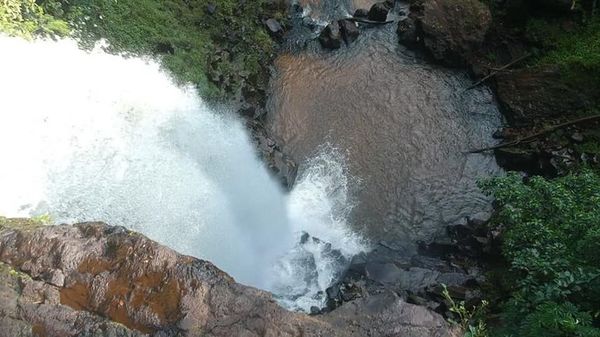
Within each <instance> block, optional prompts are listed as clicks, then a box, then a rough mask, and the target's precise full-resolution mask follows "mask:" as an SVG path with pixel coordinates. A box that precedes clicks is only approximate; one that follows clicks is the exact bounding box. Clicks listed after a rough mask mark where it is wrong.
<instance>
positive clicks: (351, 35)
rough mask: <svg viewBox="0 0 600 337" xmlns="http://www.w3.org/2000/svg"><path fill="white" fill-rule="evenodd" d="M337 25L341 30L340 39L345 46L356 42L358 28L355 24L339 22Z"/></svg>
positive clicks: (358, 33) (345, 21)
mask: <svg viewBox="0 0 600 337" xmlns="http://www.w3.org/2000/svg"><path fill="white" fill-rule="evenodd" d="M338 24H339V25H340V29H341V30H342V37H343V38H344V42H346V44H347V45H348V44H350V43H352V42H354V41H356V39H357V38H358V36H359V35H360V31H359V30H358V27H357V26H356V23H355V22H354V21H350V20H340V21H339V22H338Z"/></svg>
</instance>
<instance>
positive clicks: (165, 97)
mask: <svg viewBox="0 0 600 337" xmlns="http://www.w3.org/2000/svg"><path fill="white" fill-rule="evenodd" d="M0 50H2V51H3V52H2V53H0V74H2V76H1V77H0V106H1V107H2V108H1V111H0V157H1V158H2V164H1V165H0V215H3V216H9V217H17V216H32V215H40V214H49V215H50V216H51V217H52V218H53V219H54V220H56V222H67V223H72V222H78V221H91V220H101V221H105V222H108V223H110V224H112V225H123V226H126V227H128V228H131V229H133V230H137V231H140V232H142V233H144V234H146V235H148V236H149V237H151V238H153V239H155V240H157V241H159V242H161V243H164V244H166V245H169V246H170V247H173V248H175V249H176V250H178V251H180V252H182V253H185V254H190V255H193V256H197V257H199V258H204V259H207V260H210V261H212V262H214V263H215V264H216V265H217V266H218V267H220V268H223V269H224V270H225V271H227V272H229V273H230V274H232V275H233V276H234V277H235V278H236V279H237V280H238V281H240V282H243V283H246V284H249V285H253V286H257V287H261V288H265V289H268V290H272V291H273V292H274V293H275V294H276V295H277V296H278V298H280V299H281V301H282V303H284V304H285V305H287V306H288V307H290V308H295V309H300V310H308V309H309V308H310V306H312V305H317V306H321V305H323V303H324V298H323V296H322V292H323V290H325V288H326V287H327V286H329V285H330V284H331V282H332V281H333V280H334V278H335V277H336V274H337V273H339V272H340V270H341V269H343V268H344V266H345V264H346V263H347V260H348V259H349V258H350V257H351V256H352V255H353V254H355V253H357V252H358V251H360V250H362V249H364V247H363V245H362V244H361V243H360V239H359V238H357V237H356V236H354V235H353V234H352V233H350V232H349V231H348V229H347V226H346V219H347V214H348V210H349V208H350V207H351V203H350V202H349V200H348V199H347V198H348V184H349V180H348V177H347V175H346V172H345V169H344V165H343V160H342V158H341V157H340V156H339V155H338V154H336V151H334V150H332V149H325V150H323V151H321V152H319V154H318V155H317V156H316V157H315V158H314V159H313V160H312V161H311V162H309V163H307V165H306V166H305V167H306V169H305V170H304V172H303V173H301V175H300V179H299V182H298V184H297V186H296V187H295V188H294V190H293V191H292V192H291V193H290V194H289V195H286V194H285V193H283V191H282V190H281V189H280V188H279V186H278V185H277V184H276V183H275V182H274V181H273V180H272V179H271V177H270V176H269V174H268V172H267V171H266V169H265V168H264V166H263V164H262V163H261V162H260V161H259V160H258V159H257V158H256V155H255V150H254V148H253V146H252V145H251V143H250V142H249V139H248V136H247V134H246V131H245V129H244V127H243V126H242V124H241V123H240V122H239V121H238V120H236V119H235V118H234V117H232V116H230V115H229V114H227V113H226V112H214V111H211V110H210V109H209V108H208V107H207V106H206V104H204V102H202V100H201V99H200V98H199V97H198V95H197V93H196V91H195V90H193V89H192V88H190V87H180V86H177V85H175V84H174V82H173V81H172V79H171V78H170V77H169V75H168V74H166V73H165V72H163V71H161V69H160V66H159V64H158V63H157V62H155V61H153V60H148V59H142V58H125V57H122V56H115V55H109V54H106V53H104V52H103V51H102V50H101V49H100V48H97V49H96V50H94V51H92V52H85V51H82V50H80V49H79V48H78V47H77V45H76V43H75V42H74V41H70V40H63V41H34V42H28V41H24V40H21V39H18V38H8V37H4V36H0ZM303 232H307V233H309V234H310V235H312V237H315V238H318V239H313V238H312V237H311V239H310V240H309V242H306V240H305V242H304V243H303V244H300V243H299V241H298V240H299V238H300V237H301V235H302V233H303ZM340 256H341V258H340ZM307 258H308V260H307ZM307 261H308V262H310V263H309V264H308V265H307V264H306V262H307Z"/></svg>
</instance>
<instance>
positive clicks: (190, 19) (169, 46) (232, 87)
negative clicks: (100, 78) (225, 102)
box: [39, 0, 275, 99]
mask: <svg viewBox="0 0 600 337" xmlns="http://www.w3.org/2000/svg"><path fill="white" fill-rule="evenodd" d="M39 2H40V3H41V5H42V6H43V7H44V8H45V9H46V11H47V12H48V13H51V14H53V15H55V16H57V17H61V18H63V19H65V20H67V21H68V22H70V23H72V24H73V26H74V27H75V28H76V29H75V34H76V36H77V37H78V38H79V39H80V40H81V41H82V43H83V45H84V46H85V47H90V46H91V45H93V44H94V43H95V42H96V41H98V40H99V39H106V40H107V41H108V42H109V44H110V51H112V52H119V53H121V52H126V53H132V54H144V55H148V54H150V55H160V58H161V60H162V63H163V65H164V66H165V67H166V68H167V69H168V70H169V71H171V72H172V73H173V74H174V75H175V77H176V78H177V79H179V80H181V81H182V82H190V83H193V84H195V85H196V86H197V87H198V88H199V89H200V91H201V92H202V94H203V96H205V97H207V98H209V99H210V98H213V99H221V98H228V97H231V96H232V95H234V94H237V93H238V91H240V90H252V89H256V88H257V87H260V88H261V89H263V88H266V86H267V83H268V79H269V72H268V68H267V67H268V65H269V64H270V60H271V59H272V57H273V51H274V46H275V44H274V42H273V41H272V40H271V38H270V37H269V35H268V34H267V32H266V30H265V29H264V26H263V23H262V21H261V16H262V15H264V14H265V8H264V6H265V5H264V1H263V0H253V1H244V2H242V1H239V0H68V1H67V0H41V1H39ZM209 5H210V6H213V5H214V6H215V7H214V8H215V9H214V11H213V10H211V11H209V10H208V8H209Z"/></svg>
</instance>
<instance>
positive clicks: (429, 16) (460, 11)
mask: <svg viewBox="0 0 600 337" xmlns="http://www.w3.org/2000/svg"><path fill="white" fill-rule="evenodd" d="M411 17H412V18H413V19H414V20H415V23H416V25H417V27H419V31H418V38H417V39H418V40H419V41H420V43H421V46H422V47H424V48H425V49H426V50H427V51H428V52H429V53H430V54H431V55H432V56H433V58H434V59H435V60H437V61H439V62H441V63H443V64H445V65H448V66H464V65H465V64H466V60H468V59H469V58H470V56H471V54H472V53H473V52H475V51H477V49H478V48H479V47H480V46H481V44H482V43H483V41H484V39H485V36H486V34H487V31H488V29H489V27H490V24H491V21H492V16H491V14H490V10H489V8H488V7H487V6H486V5H485V4H483V3H482V2H481V1H478V0H423V1H420V2H418V3H417V4H415V5H413V6H412V12H411ZM409 28H410V27H409ZM408 31H409V32H410V29H409V30H408ZM400 33H402V30H401V31H400ZM401 36H402V35H401ZM411 40H414V39H412V38H411Z"/></svg>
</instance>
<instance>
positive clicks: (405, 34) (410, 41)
mask: <svg viewBox="0 0 600 337" xmlns="http://www.w3.org/2000/svg"><path fill="white" fill-rule="evenodd" d="M397 33H398V38H399V39H400V43H402V44H404V45H406V46H408V47H416V46H417V45H418V44H419V41H420V37H419V35H418V34H417V24H416V23H415V20H414V19H412V18H406V19H404V20H402V21H400V22H398V30H397Z"/></svg>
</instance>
